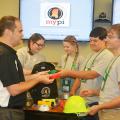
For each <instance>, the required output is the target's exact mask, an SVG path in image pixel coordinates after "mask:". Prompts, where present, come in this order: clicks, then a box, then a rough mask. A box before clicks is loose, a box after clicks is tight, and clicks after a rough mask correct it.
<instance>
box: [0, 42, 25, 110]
mask: <svg viewBox="0 0 120 120" xmlns="http://www.w3.org/2000/svg"><path fill="white" fill-rule="evenodd" d="M0 81H1V83H2V85H3V86H0V91H3V90H7V89H3V88H2V87H7V86H10V85H13V84H17V83H20V82H23V81H25V79H24V74H23V69H22V66H21V63H20V61H19V60H18V57H17V55H16V51H15V50H14V49H13V48H11V47H9V46H8V45H6V44H4V43H1V42H0ZM5 92H6V91H5ZM0 94H3V93H0ZM5 95H6V94H5ZM7 96H8V95H7ZM4 97H5V96H4ZM6 98H7V99H9V100H7V99H6ZM0 99H1V98H0ZM5 99H6V100H5V102H6V101H8V104H7V106H5V107H9V108H20V107H21V108H22V107H23V106H24V104H25V100H26V93H25V92H24V93H22V94H19V95H16V96H11V95H10V96H9V97H5ZM1 104H2V103H1ZM0 106H2V105H0Z"/></svg>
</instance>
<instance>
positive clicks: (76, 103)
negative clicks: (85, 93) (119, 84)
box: [63, 96, 88, 113]
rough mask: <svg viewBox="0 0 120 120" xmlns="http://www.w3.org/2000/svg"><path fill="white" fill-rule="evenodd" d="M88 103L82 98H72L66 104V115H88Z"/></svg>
mask: <svg viewBox="0 0 120 120" xmlns="http://www.w3.org/2000/svg"><path fill="white" fill-rule="evenodd" d="M87 111H88V108H87V107H86V101H85V100H84V98H82V97H80V96H71V97H69V98H68V100H67V101H66V103H65V106H64V111H63V112H64V113H87Z"/></svg>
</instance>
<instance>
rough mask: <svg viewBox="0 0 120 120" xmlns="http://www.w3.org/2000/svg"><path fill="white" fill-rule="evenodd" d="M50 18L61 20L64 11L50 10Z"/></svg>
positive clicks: (58, 9)
mask: <svg viewBox="0 0 120 120" xmlns="http://www.w3.org/2000/svg"><path fill="white" fill-rule="evenodd" d="M48 16H49V17H50V18H51V19H60V18H61V17H62V16H63V11H62V10H61V9H60V8H57V7H53V8H51V9H49V11H48Z"/></svg>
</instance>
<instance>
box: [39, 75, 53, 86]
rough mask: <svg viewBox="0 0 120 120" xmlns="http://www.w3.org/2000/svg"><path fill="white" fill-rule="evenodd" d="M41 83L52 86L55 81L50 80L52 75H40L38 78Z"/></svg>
mask: <svg viewBox="0 0 120 120" xmlns="http://www.w3.org/2000/svg"><path fill="white" fill-rule="evenodd" d="M38 79H39V81H40V83H44V84H50V83H53V81H54V79H50V75H39V77H38Z"/></svg>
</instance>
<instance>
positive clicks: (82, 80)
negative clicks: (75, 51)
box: [81, 49, 105, 83]
mask: <svg viewBox="0 0 120 120" xmlns="http://www.w3.org/2000/svg"><path fill="white" fill-rule="evenodd" d="M104 50H105V49H103V50H101V51H100V52H99V53H98V54H97V55H96V56H95V58H94V59H93V61H92V63H91V65H90V67H89V68H87V64H88V63H89V61H90V59H91V58H92V56H93V54H92V55H91V56H90V58H89V59H88V60H87V62H86V64H85V67H84V69H83V70H84V71H85V70H86V68H87V70H91V67H92V65H93V64H94V62H95V60H96V59H97V57H98V56H99V55H100V54H101V53H102V52H103V51H104ZM81 82H84V83H85V82H86V80H84V79H81Z"/></svg>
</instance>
